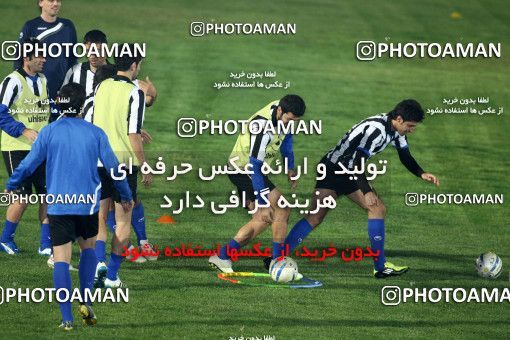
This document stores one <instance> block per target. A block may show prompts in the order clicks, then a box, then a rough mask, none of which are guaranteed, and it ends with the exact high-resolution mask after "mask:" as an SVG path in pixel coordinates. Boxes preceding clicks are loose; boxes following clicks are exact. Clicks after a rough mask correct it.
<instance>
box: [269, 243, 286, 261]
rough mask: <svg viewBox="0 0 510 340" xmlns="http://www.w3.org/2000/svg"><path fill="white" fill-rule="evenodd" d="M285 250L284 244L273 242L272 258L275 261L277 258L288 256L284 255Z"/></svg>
mask: <svg viewBox="0 0 510 340" xmlns="http://www.w3.org/2000/svg"><path fill="white" fill-rule="evenodd" d="M285 248H286V245H285V243H278V242H273V256H272V258H273V259H275V258H277V257H281V256H287V255H288V254H286V251H285V250H286V249H285Z"/></svg>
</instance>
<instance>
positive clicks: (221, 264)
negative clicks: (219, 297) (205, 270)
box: [209, 255, 234, 273]
mask: <svg viewBox="0 0 510 340" xmlns="http://www.w3.org/2000/svg"><path fill="white" fill-rule="evenodd" d="M209 266H210V267H211V268H213V269H217V270H219V271H220V272H222V273H233V272H234V270H232V261H231V260H222V259H220V258H219V256H218V255H213V256H211V257H209Z"/></svg>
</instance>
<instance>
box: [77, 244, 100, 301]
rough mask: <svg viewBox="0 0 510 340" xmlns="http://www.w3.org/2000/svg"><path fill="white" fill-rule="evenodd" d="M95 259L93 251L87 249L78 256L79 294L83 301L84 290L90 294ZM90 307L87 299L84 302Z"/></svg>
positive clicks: (94, 271) (95, 264) (94, 270)
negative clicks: (87, 290) (86, 289)
mask: <svg viewBox="0 0 510 340" xmlns="http://www.w3.org/2000/svg"><path fill="white" fill-rule="evenodd" d="M96 266H97V257H96V253H95V251H94V249H92V248H87V249H84V250H82V251H81V255H80V270H79V271H78V276H79V277H80V292H81V296H82V297H83V298H84V299H85V296H86V295H85V288H88V289H89V290H90V292H91V293H92V287H93V285H94V275H95V273H96ZM84 302H85V303H86V304H87V305H90V301H88V299H87V300H86V301H84Z"/></svg>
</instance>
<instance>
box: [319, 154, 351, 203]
mask: <svg viewBox="0 0 510 340" xmlns="http://www.w3.org/2000/svg"><path fill="white" fill-rule="evenodd" d="M319 164H324V165H325V166H326V177H324V179H321V180H317V182H316V183H315V189H330V190H334V191H335V192H336V194H337V195H338V196H342V195H349V194H352V193H353V192H355V191H356V190H358V189H359V188H358V184H357V183H356V181H355V180H351V179H349V177H350V176H349V175H341V174H335V170H340V167H337V166H335V164H333V163H331V162H330V161H329V160H327V159H326V158H323V159H321V160H320V162H319ZM321 175H322V174H321ZM317 177H319V173H317Z"/></svg>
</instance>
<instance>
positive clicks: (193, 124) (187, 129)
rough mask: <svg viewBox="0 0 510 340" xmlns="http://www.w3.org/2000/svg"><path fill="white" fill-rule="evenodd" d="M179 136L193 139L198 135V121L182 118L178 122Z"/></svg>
mask: <svg viewBox="0 0 510 340" xmlns="http://www.w3.org/2000/svg"><path fill="white" fill-rule="evenodd" d="M177 135H178V136H179V137H181V138H192V137H195V136H196V135H197V120H196V119H194V118H181V119H179V120H178V121H177Z"/></svg>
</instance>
